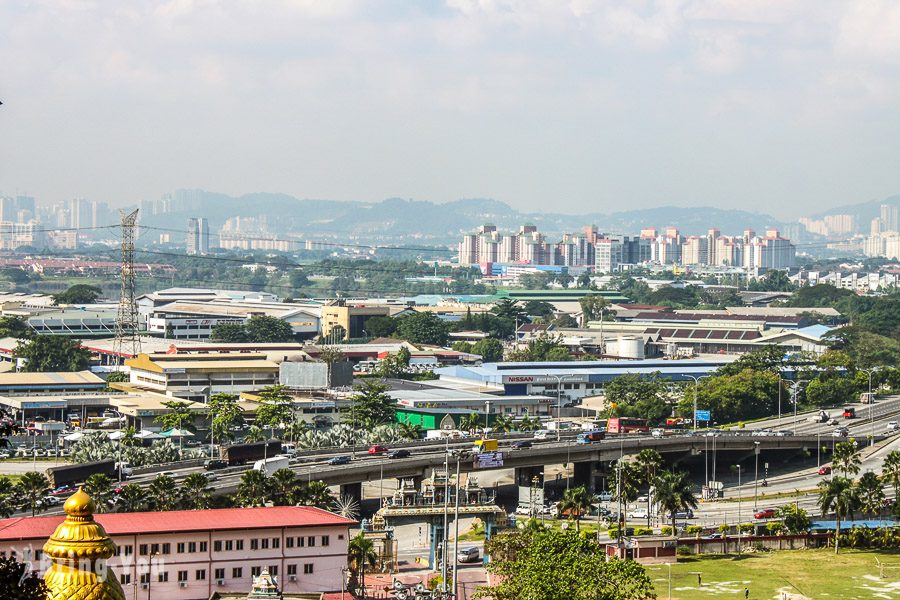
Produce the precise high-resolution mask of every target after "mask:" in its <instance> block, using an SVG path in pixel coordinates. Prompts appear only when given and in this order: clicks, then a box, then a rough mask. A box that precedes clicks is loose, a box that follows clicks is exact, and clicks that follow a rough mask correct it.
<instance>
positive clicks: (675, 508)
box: [653, 471, 697, 531]
mask: <svg viewBox="0 0 900 600" xmlns="http://www.w3.org/2000/svg"><path fill="white" fill-rule="evenodd" d="M653 497H654V498H655V499H656V503H657V505H658V506H659V507H660V510H662V511H663V512H667V513H669V517H670V518H671V519H672V531H675V513H677V512H679V511H683V510H688V509H689V508H697V497H696V496H694V490H693V485H692V484H691V481H690V479H688V476H687V473H684V472H678V473H673V472H672V471H660V472H659V473H658V474H657V475H656V479H655V480H654V493H653Z"/></svg>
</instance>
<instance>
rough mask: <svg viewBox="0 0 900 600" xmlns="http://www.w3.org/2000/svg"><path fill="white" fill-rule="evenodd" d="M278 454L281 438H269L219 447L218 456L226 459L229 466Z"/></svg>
mask: <svg viewBox="0 0 900 600" xmlns="http://www.w3.org/2000/svg"><path fill="white" fill-rule="evenodd" d="M278 454H281V440H269V441H268V442H255V443H252V444H232V445H231V446H222V447H220V448H219V458H221V459H222V460H224V461H226V462H227V463H228V465H229V466H234V465H243V464H246V463H248V462H253V461H257V460H259V459H261V458H266V457H267V456H276V455H278Z"/></svg>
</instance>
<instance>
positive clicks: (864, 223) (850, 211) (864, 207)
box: [810, 196, 900, 233]
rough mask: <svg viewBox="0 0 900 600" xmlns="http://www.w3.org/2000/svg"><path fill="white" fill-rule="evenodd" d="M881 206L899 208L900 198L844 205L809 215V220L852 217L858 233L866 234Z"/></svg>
mask: <svg viewBox="0 0 900 600" xmlns="http://www.w3.org/2000/svg"><path fill="white" fill-rule="evenodd" d="M882 204H890V205H893V206H898V207H900V196H889V197H887V198H885V199H884V200H869V201H868V202H860V203H858V204H846V205H844V206H838V207H836V208H832V209H830V210H827V211H825V212H821V213H817V214H814V215H810V218H812V219H821V218H822V217H825V216H828V215H853V216H854V217H856V222H857V224H858V225H859V229H860V231H862V232H863V233H868V231H869V223H870V222H871V221H872V219H874V218H875V217H877V216H879V214H880V212H881V205H882Z"/></svg>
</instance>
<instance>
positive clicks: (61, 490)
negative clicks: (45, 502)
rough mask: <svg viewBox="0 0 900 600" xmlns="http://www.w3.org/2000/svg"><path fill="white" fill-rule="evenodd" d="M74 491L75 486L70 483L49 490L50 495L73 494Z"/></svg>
mask: <svg viewBox="0 0 900 600" xmlns="http://www.w3.org/2000/svg"><path fill="white" fill-rule="evenodd" d="M74 493H75V487H74V486H72V485H70V484H66V485H61V486H59V487H58V488H56V489H54V490H53V491H51V492H50V495H51V496H68V495H70V494H74Z"/></svg>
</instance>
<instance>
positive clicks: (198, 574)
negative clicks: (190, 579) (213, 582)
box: [194, 569, 206, 581]
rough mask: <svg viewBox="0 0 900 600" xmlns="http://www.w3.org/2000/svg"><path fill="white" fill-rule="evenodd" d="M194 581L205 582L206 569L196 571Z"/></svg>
mask: <svg viewBox="0 0 900 600" xmlns="http://www.w3.org/2000/svg"><path fill="white" fill-rule="evenodd" d="M194 579H196V580H197V581H206V569H197V571H196V572H195V573H194Z"/></svg>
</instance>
